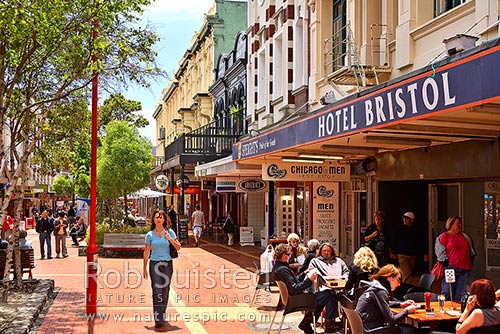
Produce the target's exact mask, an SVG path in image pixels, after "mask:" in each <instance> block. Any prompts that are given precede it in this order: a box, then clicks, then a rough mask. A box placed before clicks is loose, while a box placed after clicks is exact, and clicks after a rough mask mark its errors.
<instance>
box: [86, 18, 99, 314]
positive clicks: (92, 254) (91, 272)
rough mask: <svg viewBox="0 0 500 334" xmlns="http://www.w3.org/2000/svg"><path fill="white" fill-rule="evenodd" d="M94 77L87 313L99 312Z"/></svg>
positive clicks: (94, 87)
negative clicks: (97, 301)
mask: <svg viewBox="0 0 500 334" xmlns="http://www.w3.org/2000/svg"><path fill="white" fill-rule="evenodd" d="M98 26H99V21H98V20H97V19H96V20H95V22H94V30H93V31H92V39H93V40H95V39H96V38H97V36H98V32H97V27H98ZM92 62H93V63H94V64H96V63H97V55H96V54H95V51H94V54H93V55H92ZM93 76H94V77H93V78H92V130H91V131H92V147H91V152H90V214H89V226H90V242H89V245H88V247H87V314H95V313H97V303H96V300H97V255H98V251H97V244H96V238H95V231H96V212H97V210H96V204H97V199H96V178H97V172H96V171H97V105H98V100H99V98H98V78H99V74H98V73H97V71H96V70H94V72H93Z"/></svg>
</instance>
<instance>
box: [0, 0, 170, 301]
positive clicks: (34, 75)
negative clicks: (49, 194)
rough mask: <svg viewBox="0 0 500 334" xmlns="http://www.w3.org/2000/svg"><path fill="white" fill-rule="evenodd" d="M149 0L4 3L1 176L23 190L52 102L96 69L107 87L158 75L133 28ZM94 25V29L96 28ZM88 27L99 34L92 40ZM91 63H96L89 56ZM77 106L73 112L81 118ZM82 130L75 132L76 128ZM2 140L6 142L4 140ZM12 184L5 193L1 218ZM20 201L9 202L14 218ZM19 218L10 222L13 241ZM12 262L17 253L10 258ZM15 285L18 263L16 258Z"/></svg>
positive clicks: (149, 42) (151, 37)
mask: <svg viewBox="0 0 500 334" xmlns="http://www.w3.org/2000/svg"><path fill="white" fill-rule="evenodd" d="M150 3H151V0H106V1H95V0H72V1H67V0H52V1H45V0H3V1H0V26H1V27H2V29H3V31H5V32H8V33H4V34H2V35H1V36H0V122H1V124H3V126H2V127H0V147H2V148H4V149H3V150H1V151H0V154H1V156H0V161H2V162H3V163H2V164H1V166H0V173H2V175H6V177H7V178H8V179H9V182H10V183H11V184H16V185H18V184H19V187H20V191H21V193H24V188H25V177H24V176H25V173H26V170H27V167H28V157H29V156H30V155H31V153H32V152H33V151H34V149H35V147H37V146H38V145H40V143H41V142H42V140H43V137H44V135H45V133H44V131H45V130H46V127H45V123H46V122H48V121H49V120H50V119H51V118H50V115H51V113H52V112H53V111H54V110H55V109H56V108H57V107H59V106H64V105H67V104H70V103H72V102H73V100H75V99H76V98H79V97H78V96H77V97H75V95H74V93H75V92H78V91H82V90H85V89H86V87H88V84H89V83H90V82H91V80H92V79H93V78H94V77H95V74H96V73H99V78H100V81H99V82H100V89H101V90H102V89H103V90H106V91H108V92H113V91H114V90H116V89H117V88H119V87H124V86H125V87H126V86H127V85H128V83H130V82H135V83H138V84H139V85H143V86H148V79H149V78H151V77H152V76H157V75H161V74H162V73H161V71H160V70H159V69H158V67H157V66H156V64H155V57H156V53H155V52H154V49H153V48H154V44H155V43H156V42H157V40H158V37H157V36H156V34H155V33H154V32H152V31H150V30H149V29H148V28H143V27H139V26H138V25H137V24H136V23H137V22H139V20H140V17H141V15H142V13H143V10H144V8H145V6H147V5H149V4H150ZM97 23H98V26H97ZM92 31H97V32H98V34H97V35H94V37H93V38H91V34H92ZM95 60H97V61H95ZM82 112H83V111H82V110H80V109H78V110H75V111H74V113H73V114H72V117H74V118H76V119H83V117H84V115H82ZM80 131H81V130H80ZM4 140H6V142H4ZM13 191H14V187H10V188H8V189H7V190H6V193H5V196H4V198H5V200H4V201H3V204H2V208H1V211H0V220H3V216H4V214H5V212H6V209H7V207H8V206H9V204H10V203H9V202H10V198H11V193H12V192H13ZM22 200H23V199H22V198H21V199H19V200H18V202H17V203H16V204H15V207H16V212H17V213H16V216H17V217H16V218H17V219H16V221H17V222H19V218H20V217H21V213H22ZM18 231H19V223H17V224H16V225H15V229H14V241H16V240H17V239H16V238H17V235H18ZM12 255H13V247H10V248H9V249H8V261H6V262H7V264H6V267H5V274H4V277H3V285H2V289H1V291H0V294H1V296H0V297H1V299H2V300H6V297H7V294H6V291H7V286H8V282H9V271H10V266H11V262H12V261H11V259H12ZM16 259H19V256H17V257H16ZM14 268H15V271H16V277H17V279H16V285H17V286H18V287H20V286H21V279H22V275H21V271H20V262H19V261H16V263H15V266H14Z"/></svg>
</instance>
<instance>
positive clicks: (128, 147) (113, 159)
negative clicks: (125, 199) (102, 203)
mask: <svg viewBox="0 0 500 334" xmlns="http://www.w3.org/2000/svg"><path fill="white" fill-rule="evenodd" d="M152 161H153V155H152V154H151V143H150V142H149V140H147V139H146V138H144V137H142V136H141V135H140V134H139V131H138V130H137V128H135V127H131V126H129V125H128V124H127V122H125V121H113V122H111V123H109V124H108V125H107V126H106V134H105V136H104V138H103V140H102V146H101V147H100V148H99V150H98V159H97V191H98V198H99V200H106V199H107V200H114V199H117V198H118V197H120V196H126V195H127V194H128V193H130V192H133V191H136V190H139V189H141V188H144V187H145V186H146V185H147V184H149V182H150V180H149V172H150V170H151V163H152Z"/></svg>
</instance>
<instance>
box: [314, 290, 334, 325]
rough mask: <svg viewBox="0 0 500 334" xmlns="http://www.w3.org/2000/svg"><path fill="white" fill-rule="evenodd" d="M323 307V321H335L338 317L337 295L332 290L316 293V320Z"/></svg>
mask: <svg viewBox="0 0 500 334" xmlns="http://www.w3.org/2000/svg"><path fill="white" fill-rule="evenodd" d="M323 307H326V316H325V320H335V318H336V317H338V315H339V311H338V302H337V295H336V294H335V291H334V290H324V291H319V292H316V312H315V317H316V319H318V318H319V316H320V315H321V312H322V311H323Z"/></svg>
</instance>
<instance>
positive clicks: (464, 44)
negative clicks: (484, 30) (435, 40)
mask: <svg viewBox="0 0 500 334" xmlns="http://www.w3.org/2000/svg"><path fill="white" fill-rule="evenodd" d="M478 39H479V37H476V36H471V35H465V34H457V35H455V36H453V37H450V38H446V39H444V40H443V43H444V46H445V48H446V51H447V52H448V54H449V55H450V56H451V55H454V54H455V53H458V52H462V51H464V50H467V49H470V48H473V47H475V46H476V41H477V40H478Z"/></svg>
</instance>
